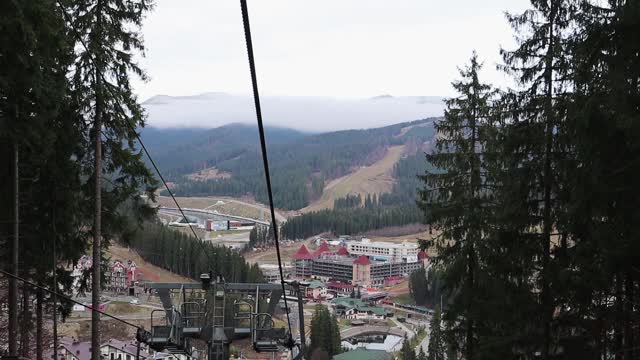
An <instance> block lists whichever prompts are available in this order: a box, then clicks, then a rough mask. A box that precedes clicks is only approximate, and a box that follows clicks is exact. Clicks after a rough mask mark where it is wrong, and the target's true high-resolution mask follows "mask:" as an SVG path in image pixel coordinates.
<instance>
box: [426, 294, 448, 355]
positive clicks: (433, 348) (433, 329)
mask: <svg viewBox="0 0 640 360" xmlns="http://www.w3.org/2000/svg"><path fill="white" fill-rule="evenodd" d="M441 311H442V310H441V309H440V306H438V307H436V310H435V313H434V314H433V317H432V318H431V323H430V324H429V327H430V331H429V348H428V349H427V350H428V351H427V359H428V360H444V359H445V346H444V337H443V335H442V327H441V326H440V323H441V320H442V317H441V315H442V313H441Z"/></svg>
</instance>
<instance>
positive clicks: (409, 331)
mask: <svg viewBox="0 0 640 360" xmlns="http://www.w3.org/2000/svg"><path fill="white" fill-rule="evenodd" d="M390 319H391V321H393V322H394V323H395V324H396V326H399V327H400V328H401V329H402V330H404V331H405V332H406V333H407V338H408V339H412V338H413V337H414V336H416V333H415V332H414V331H413V330H411V329H409V328H408V327H406V326H405V325H404V324H403V323H401V322H400V321H398V320H396V318H395V317H392V318H390Z"/></svg>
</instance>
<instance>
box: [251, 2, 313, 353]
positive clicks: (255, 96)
mask: <svg viewBox="0 0 640 360" xmlns="http://www.w3.org/2000/svg"><path fill="white" fill-rule="evenodd" d="M240 8H241V10H242V24H243V26H244V39H245V43H246V46H247V56H248V58H249V70H250V72H251V85H252V87H253V101H254V105H255V108H256V120H257V122H258V132H259V134H260V148H261V150H262V163H263V166H264V176H265V180H266V182H267V194H268V195H269V209H270V210H271V224H272V225H271V229H272V230H273V239H274V242H275V244H276V255H277V257H278V270H279V272H280V284H281V285H282V294H283V295H285V294H286V291H285V286H284V284H285V281H284V273H283V271H282V258H281V256H280V243H279V241H278V225H277V223H276V212H275V209H274V206H273V192H272V190H271V176H270V174H269V160H268V157H267V145H266V141H265V136H264V126H263V124H262V110H261V108H260V94H259V92H258V80H257V76H256V65H255V59H254V56H253V44H252V41H251V27H250V25H249V11H248V9H247V1H246V0H240ZM284 306H285V309H286V311H285V312H286V314H287V324H288V326H289V337H290V340H291V338H292V337H293V333H292V332H291V319H290V317H289V305H288V304H287V297H286V295H285V296H284ZM300 341H305V339H300Z"/></svg>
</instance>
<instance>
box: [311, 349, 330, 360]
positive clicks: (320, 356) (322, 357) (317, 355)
mask: <svg viewBox="0 0 640 360" xmlns="http://www.w3.org/2000/svg"><path fill="white" fill-rule="evenodd" d="M330 359H331V358H330V357H329V354H328V353H327V352H326V351H325V350H324V349H322V348H316V349H315V350H313V353H312V354H311V360H330Z"/></svg>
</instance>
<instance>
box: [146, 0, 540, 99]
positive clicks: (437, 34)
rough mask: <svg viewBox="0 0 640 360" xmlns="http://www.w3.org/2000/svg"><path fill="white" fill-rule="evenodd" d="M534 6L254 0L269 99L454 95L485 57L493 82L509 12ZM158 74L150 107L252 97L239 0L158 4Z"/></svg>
mask: <svg viewBox="0 0 640 360" xmlns="http://www.w3.org/2000/svg"><path fill="white" fill-rule="evenodd" d="M527 5H528V1H525V0H314V1H309V0H249V1H248V6H249V16H250V20H251V30H252V35H253V43H254V53H255V56H256V67H257V72H258V84H259V87H260V91H261V94H265V95H291V96H331V97H337V98H343V97H348V98H365V97H371V96H376V95H380V94H391V95H394V96H405V95H425V96H426V95H439V96H451V95H453V91H452V88H451V85H450V83H451V81H452V80H453V79H455V78H457V75H458V74H457V70H456V66H459V65H462V64H464V63H466V62H467V60H468V59H469V56H470V55H471V52H472V50H474V49H475V50H476V51H477V52H478V54H479V56H480V58H481V59H482V60H484V62H485V71H484V74H483V77H484V80H485V81H487V82H490V83H493V84H494V85H504V84H506V81H507V78H506V77H505V76H504V75H503V74H501V73H499V72H497V71H496V70H495V65H496V64H497V63H499V62H500V56H499V53H498V51H499V48H500V46H501V45H502V46H503V47H507V48H511V47H513V44H514V43H513V37H512V31H511V29H510V28H509V26H508V24H507V22H506V20H505V18H504V15H503V12H504V11H505V10H508V11H510V12H520V11H522V10H523V9H525V8H526V7H527ZM143 33H144V37H145V44H146V47H147V51H146V55H147V56H146V58H145V59H142V60H141V61H140V63H141V64H142V66H143V67H144V68H145V69H146V70H147V72H148V74H149V75H150V77H151V80H150V81H149V82H148V83H141V82H139V81H136V82H135V83H134V84H135V87H136V90H137V92H138V94H139V95H140V100H141V101H143V100H146V99H147V98H149V97H151V96H153V95H157V94H165V95H193V94H198V93H203V92H211V91H221V92H227V93H231V94H250V92H251V85H250V77H249V67H248V63H247V55H246V48H245V42H244V33H243V28H242V16H241V13H240V2H239V0H157V3H156V8H155V10H154V11H153V12H152V13H151V14H149V16H148V18H147V19H146V21H145V25H144V28H143Z"/></svg>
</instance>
